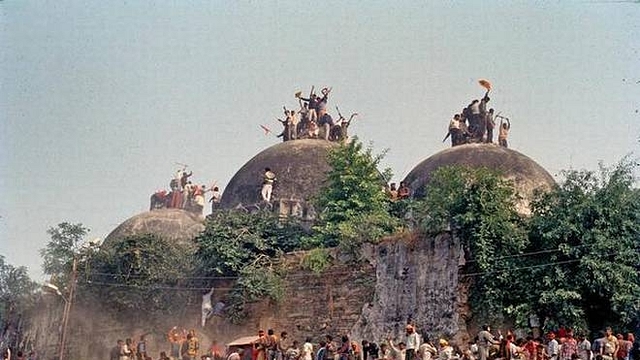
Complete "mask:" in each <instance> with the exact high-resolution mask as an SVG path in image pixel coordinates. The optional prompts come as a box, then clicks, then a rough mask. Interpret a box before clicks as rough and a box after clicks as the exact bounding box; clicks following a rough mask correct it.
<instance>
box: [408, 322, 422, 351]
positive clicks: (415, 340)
mask: <svg viewBox="0 0 640 360" xmlns="http://www.w3.org/2000/svg"><path fill="white" fill-rule="evenodd" d="M405 330H406V335H407V340H406V341H407V348H406V360H415V359H416V352H417V351H418V348H419V347H420V338H419V337H418V333H416V329H415V328H414V327H413V325H411V324H408V325H407V326H406V328H405Z"/></svg>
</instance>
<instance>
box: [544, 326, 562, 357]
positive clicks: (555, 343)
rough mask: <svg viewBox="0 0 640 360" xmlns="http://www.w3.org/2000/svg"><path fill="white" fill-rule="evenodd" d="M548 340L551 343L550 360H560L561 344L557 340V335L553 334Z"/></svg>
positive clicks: (548, 350) (548, 336)
mask: <svg viewBox="0 0 640 360" xmlns="http://www.w3.org/2000/svg"><path fill="white" fill-rule="evenodd" d="M547 338H548V339H549V343H548V344H547V356H548V358H549V360H558V353H559V351H560V344H558V340H556V334H554V333H552V332H551V333H549V335H547Z"/></svg>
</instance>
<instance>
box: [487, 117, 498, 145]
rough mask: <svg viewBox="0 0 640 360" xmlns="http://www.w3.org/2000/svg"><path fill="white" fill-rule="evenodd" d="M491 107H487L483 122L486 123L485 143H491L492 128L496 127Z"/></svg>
mask: <svg viewBox="0 0 640 360" xmlns="http://www.w3.org/2000/svg"><path fill="white" fill-rule="evenodd" d="M493 111H494V110H493V108H491V109H489V112H488V113H487V115H486V118H485V122H486V123H487V140H486V142H487V144H493V129H494V128H495V127H496V120H495V118H494V115H493Z"/></svg>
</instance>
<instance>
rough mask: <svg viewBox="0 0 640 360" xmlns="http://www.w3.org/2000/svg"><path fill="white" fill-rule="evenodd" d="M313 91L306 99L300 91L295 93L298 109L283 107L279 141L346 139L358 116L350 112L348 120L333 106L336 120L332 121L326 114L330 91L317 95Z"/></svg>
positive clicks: (325, 89) (322, 91)
mask: <svg viewBox="0 0 640 360" xmlns="http://www.w3.org/2000/svg"><path fill="white" fill-rule="evenodd" d="M314 89H315V87H311V91H310V92H309V97H308V98H304V97H302V92H297V93H296V94H295V97H296V99H298V104H299V109H298V110H293V109H287V107H286V106H283V109H284V119H280V118H277V120H278V121H279V122H280V123H281V124H282V126H283V130H282V132H281V133H280V134H279V135H277V137H281V138H282V141H290V140H296V139H324V140H329V141H343V140H346V139H347V138H348V128H349V125H350V124H351V121H352V120H353V119H354V118H355V117H356V116H357V115H358V114H357V113H353V114H351V116H350V117H349V119H347V118H345V117H344V116H343V115H342V114H341V113H340V109H338V107H337V106H336V111H337V113H338V119H334V118H333V117H332V116H331V115H330V114H329V113H328V112H327V103H328V101H329V94H330V93H331V88H326V87H325V88H323V89H322V90H321V91H320V93H321V95H318V94H316V93H315V92H314Z"/></svg>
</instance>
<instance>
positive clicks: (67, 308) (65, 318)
mask: <svg viewBox="0 0 640 360" xmlns="http://www.w3.org/2000/svg"><path fill="white" fill-rule="evenodd" d="M77 280H78V258H77V257H76V256H74V257H73V266H72V269H71V279H70V280H69V296H68V299H67V301H65V304H64V312H63V314H62V335H61V338H60V354H59V355H58V360H63V359H64V350H65V345H66V341H67V326H68V325H69V316H70V315H71V305H72V303H73V297H74V295H75V291H76V283H77ZM63 298H64V297H63Z"/></svg>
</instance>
